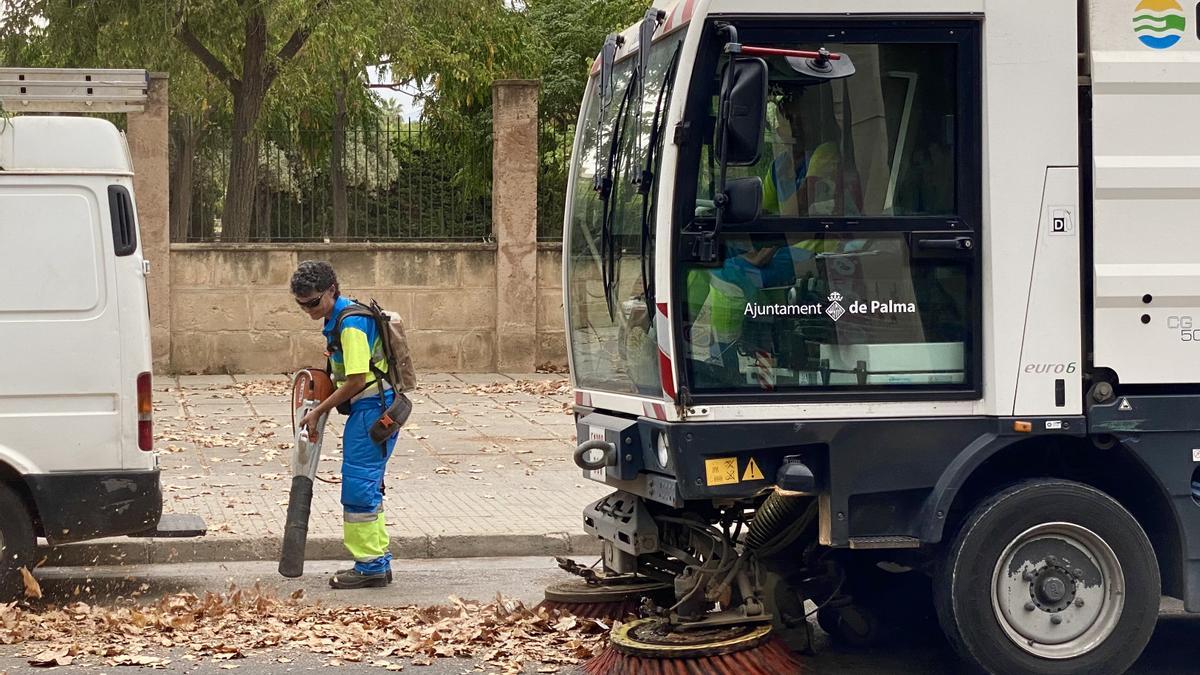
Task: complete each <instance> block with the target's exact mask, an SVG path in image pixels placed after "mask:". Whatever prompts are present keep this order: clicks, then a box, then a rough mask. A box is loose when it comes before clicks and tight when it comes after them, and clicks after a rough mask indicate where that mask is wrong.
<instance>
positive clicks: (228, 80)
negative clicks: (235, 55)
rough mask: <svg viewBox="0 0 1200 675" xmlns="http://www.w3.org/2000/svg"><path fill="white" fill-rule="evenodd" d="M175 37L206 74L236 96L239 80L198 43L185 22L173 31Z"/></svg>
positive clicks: (240, 84) (239, 85)
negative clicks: (206, 71)
mask: <svg viewBox="0 0 1200 675" xmlns="http://www.w3.org/2000/svg"><path fill="white" fill-rule="evenodd" d="M175 37H176V38H178V39H179V41H180V42H182V43H183V45H184V46H185V47H187V48H188V50H190V51H191V52H192V54H195V55H196V58H198V59H200V62H201V63H203V64H204V67H205V68H208V72H210V73H212V74H213V76H214V77H216V78H217V79H218V80H220V81H221V82H224V83H225V86H226V87H228V88H229V91H230V93H232V94H233V95H235V96H236V95H237V92H238V89H241V87H242V82H241V80H239V79H238V78H237V77H235V76H234V74H233V73H232V72H231V71H230V70H229V68H227V67H226V66H225V64H224V63H222V62H221V59H219V58H217V56H216V54H213V53H212V52H210V51H209V50H208V47H205V46H204V43H202V42H200V38H198V37H196V34H195V33H193V32H192V27H191V26H189V25H188V22H187V21H182V22H180V24H179V28H177V29H176V30H175Z"/></svg>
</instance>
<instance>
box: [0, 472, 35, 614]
mask: <svg viewBox="0 0 1200 675" xmlns="http://www.w3.org/2000/svg"><path fill="white" fill-rule="evenodd" d="M0 516H2V517H0V602H9V601H11V600H15V599H17V598H20V597H22V596H23V595H24V592H25V582H24V580H23V578H22V577H21V572H20V570H19V568H21V567H25V568H26V569H29V570H30V571H32V569H31V566H32V565H31V561H32V560H33V545H34V542H35V537H34V534H33V522H32V520H31V519H30V518H29V510H28V509H26V508H25V502H24V501H23V500H22V499H21V497H20V496H19V495H18V494H17V493H16V492H14V491H13V490H12V488H10V487H8V486H7V485H2V484H0Z"/></svg>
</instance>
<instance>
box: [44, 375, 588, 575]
mask: <svg viewBox="0 0 1200 675" xmlns="http://www.w3.org/2000/svg"><path fill="white" fill-rule="evenodd" d="M420 379H421V385H420V387H419V389H418V390H417V391H416V392H413V393H412V394H410V397H411V398H412V399H413V402H414V409H413V413H412V416H411V417H410V419H409V422H408V425H407V426H406V427H405V429H404V430H403V431H402V432H401V436H400V439H399V441H397V444H396V450H395V454H393V456H392V459H391V461H390V462H389V463H388V471H387V477H386V479H385V485H386V490H387V493H386V497H385V499H384V504H385V509H384V510H385V513H386V515H387V524H388V531H389V533H390V534H391V536H392V551H393V555H395V556H397V557H405V558H423V557H470V556H482V555H487V556H520V555H552V554H560V555H561V554H578V555H580V556H581V557H586V556H587V555H592V554H594V553H595V552H596V551H597V547H596V544H595V542H594V541H593V540H592V539H591V538H589V537H586V536H584V535H583V534H582V526H581V512H582V509H583V507H584V506H585V505H586V504H587V503H589V502H590V501H593V500H595V499H597V498H599V497H600V496H602V495H604V494H606V493H607V492H608V491H609V490H608V489H607V488H606V487H604V486H602V485H599V484H597V483H593V482H590V481H586V480H584V479H583V478H582V476H581V472H580V471H579V469H578V468H576V467H575V466H574V464H573V463H572V462H571V450H572V447H573V441H574V436H575V431H574V423H573V418H572V416H571V415H570V414H568V413H567V412H566V411H567V405H568V401H569V400H570V397H571V394H570V390H569V387H568V386H567V382H566V380H565V379H564V378H563V376H561V375H551V374H530V375H512V376H509V375H499V374H486V375H481V374H460V375H450V374H434V373H426V374H422V376H421V378H420ZM290 389H291V384H290V380H289V378H287V377H286V376H283V375H276V376H271V375H232V376H180V377H178V378H173V377H170V376H163V375H159V376H156V378H155V432H156V433H155V436H156V439H157V441H156V448H157V449H158V451H159V453H160V462H161V465H162V470H163V474H162V483H163V491H164V495H163V497H164V499H163V501H164V511H166V512H168V513H172V512H173V513H193V514H198V515H200V516H202V517H203V518H204V519H205V521H206V523H207V524H208V528H209V529H208V535H207V536H205V537H203V538H196V539H158V540H148V539H136V538H129V537H117V538H111V539H105V540H101V541H99V542H85V543H82V544H73V545H67V546H62V547H59V548H57V549H55V550H53V551H52V552H51V551H46V552H47V553H49V554H50V560H48V561H47V564H50V565H53V564H77V565H78V564H84V565H92V564H122V563H124V564H136V563H159V562H187V561H219V560H275V559H277V558H278V553H279V543H280V539H281V537H282V531H283V523H284V514H285V511H286V509H287V498H288V490H289V488H290V486H291V473H290V470H289V468H288V463H289V458H290V456H291V446H292V430H291V429H292V427H291V405H290V402H289V396H290ZM329 419H330V427H329V428H328V429H327V432H326V434H327V435H326V440H325V444H324V448H322V458H321V465H320V470H319V473H318V477H319V478H323V479H325V480H326V481H334V482H336V481H337V480H338V473H339V466H340V462H341V431H342V426H343V424H344V421H345V418H344V417H342V416H341V415H338V414H336V413H334V414H332V415H331V416H330V418H329ZM339 493H340V485H338V484H330V483H327V482H322V481H318V482H317V483H316V487H315V489H314V496H313V507H312V517H311V520H310V522H309V534H308V558H309V559H310V560H318V559H340V558H344V557H346V553H345V551H344V549H343V548H342V545H341V536H342V512H341V505H340V503H339Z"/></svg>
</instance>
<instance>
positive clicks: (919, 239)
mask: <svg viewBox="0 0 1200 675" xmlns="http://www.w3.org/2000/svg"><path fill="white" fill-rule="evenodd" d="M911 253H912V257H914V258H966V257H971V256H972V255H974V253H975V238H974V236H971V235H970V234H967V233H959V232H926V233H920V232H914V233H913V234H912V248H911Z"/></svg>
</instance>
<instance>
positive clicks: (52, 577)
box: [0, 558, 1200, 675]
mask: <svg viewBox="0 0 1200 675" xmlns="http://www.w3.org/2000/svg"><path fill="white" fill-rule="evenodd" d="M589 562H590V561H589ZM343 565H344V563H339V562H315V563H314V562H310V563H309V564H308V566H307V568H306V570H305V576H304V577H303V578H301V579H298V580H289V579H284V578H283V577H280V576H279V575H278V574H277V573H276V571H275V564H274V563H269V562H268V563H195V564H188V565H147V566H131V567H117V568H51V569H42V570H39V575H38V576H39V579H40V580H41V584H42V590H43V592H44V593H45V598H44V600H45V601H46V602H47V603H54V602H58V603H68V602H73V601H75V600H80V599H82V600H85V601H86V602H89V603H91V604H94V605H95V604H107V603H112V604H121V603H123V602H128V599H129V598H130V596H131V595H132V594H134V593H137V594H138V598H137V599H138V601H144V602H149V601H153V600H154V599H155V598H157V597H160V596H162V595H169V594H171V593H174V592H177V591H180V590H188V591H191V592H193V593H196V594H198V595H199V594H202V593H203V592H205V591H212V592H222V591H225V590H227V589H228V588H229V586H230V584H236V585H237V586H239V587H242V588H247V587H251V586H253V585H254V584H255V582H261V583H262V584H263V585H264V586H271V587H274V588H275V589H277V590H278V592H279V593H280V595H283V594H284V593H291V592H292V591H295V590H296V589H299V588H302V589H304V591H305V597H306V599H307V600H309V601H315V602H320V603H322V604H324V605H326V606H341V605H363V604H374V605H380V606H383V605H410V604H421V605H424V604H436V603H442V602H445V601H446V599H447V598H448V597H449V596H451V595H456V596H458V597H461V598H464V599H475V600H480V601H488V600H491V599H493V598H495V596H496V594H497V593H501V594H503V595H504V596H506V597H508V598H513V599H518V600H522V601H524V602H526V603H528V604H534V603H536V602H537V601H539V600H540V599H541V589H542V588H543V587H544V586H545V585H546V584H547V583H549V582H551V581H553V580H556V579H560V578H562V577H561V574H562V573H561V572H559V571H558V570H557V568H556V567H555V564H554V561H553V560H552V559H549V558H475V559H458V560H454V559H449V560H398V561H395V563H394V567H393V569H394V573H395V577H396V579H395V582H394V583H393V584H392V585H391V586H390V587H388V588H387V589H371V590H361V591H333V590H331V589H329V588H328V585H327V582H326V578H327V575H328V574H329V573H331V572H332V571H333V570H335V569H337V568H338V567H340V566H343ZM76 587H80V588H81V594H82V595H81V596H77V595H75V589H76ZM84 589H90V590H84ZM1163 610H1164V611H1163V615H1162V617H1161V618H1160V621H1159V626H1158V629H1157V631H1156V632H1155V635H1154V638H1153V640H1152V641H1151V643H1150V646H1149V648H1148V649H1147V650H1146V652H1145V653H1144V654H1143V656H1142V658H1141V659H1140V660H1139V661H1138V663H1137V664H1136V665H1135V667H1134V669H1133V670H1132V671H1130V672H1132V673H1135V674H1143V673H1163V674H1167V673H1171V674H1173V673H1195V672H1197V670H1198V666H1197V664H1200V639H1198V638H1200V617H1190V616H1184V615H1182V612H1181V609H1180V606H1179V603H1177V602H1174V601H1166V602H1164V607H1163ZM817 631H818V649H819V653H818V654H817V655H816V656H811V657H807V658H806V659H805V662H806V665H807V666H808V667H809V670H810V672H815V673H881V674H891V673H895V674H896V675H900V674H902V673H903V674H906V675H907V674H909V673H930V674H931V675H932V674H942V673H945V674H951V673H960V672H963V667H962V664H961V663H960V662H958V661H957V659H956V658H955V657H954V655H953V653H952V652H950V650H949V648H948V647H947V646H946V644H945V643H944V642H943V641H942V640H941V639H940V637H939V635H938V634H937V632H936V631H926V632H925V633H924V634H925V635H926V636H927V637H925V638H924V639H919V640H915V641H914V642H910V643H907V644H904V645H899V646H891V647H888V648H886V649H877V650H866V651H856V650H847V649H843V648H840V647H838V646H836V645H833V644H831V643H829V641H828V640H827V639H826V638H825V636H824V635H823V634H822V633H820V630H819V629H817ZM34 650H35V649H33V648H31V646H30V645H12V646H2V647H0V671H3V672H7V673H17V672H31V671H34V672H36V670H53V672H56V673H89V674H95V673H100V672H106V673H110V674H112V675H116V674H117V673H122V672H134V671H132V670H131V669H130V668H128V667H109V666H105V665H103V664H100V663H95V662H93V663H92V664H90V665H87V664H85V665H82V666H78V665H72V666H60V667H57V668H53V669H34V668H31V667H30V666H29V665H28V662H27V659H28V656H27V655H28V653H29V652H31V651H34ZM282 654H286V656H282ZM164 655H166V654H164ZM184 655H185V653H184V652H183V651H182V650H177V651H172V652H171V653H170V655H169V656H170V657H171V658H172V662H171V664H170V665H168V666H167V667H166V668H165V670H162V671H161V672H176V673H197V674H212V675H218V674H220V675H226V674H228V673H230V672H233V673H238V672H243V673H255V674H257V673H269V674H285V673H305V672H310V671H324V672H337V673H341V672H347V673H376V674H380V673H384V672H387V671H385V670H384V669H382V668H380V667H375V666H371V665H370V664H369V663H365V662H364V663H342V664H341V665H339V666H336V667H331V666H329V665H328V662H329V656H328V655H320V654H310V653H308V652H306V651H304V650H302V649H292V650H287V651H286V652H281V651H279V650H276V651H273V652H269V653H262V654H258V653H255V652H249V653H248V654H247V658H245V659H239V660H238V661H236V662H213V661H188V660H185V659H183V658H182V657H183V656H184ZM281 658H284V659H287V662H281V660H280V659H281ZM401 663H403V662H402V661H401ZM231 665H232V666H236V668H235V669H231V668H229V666H231ZM479 665H481V664H479V663H476V662H474V661H471V660H467V659H439V660H437V661H435V662H434V664H433V665H431V666H415V665H412V664H411V663H408V664H407V665H405V667H404V672H407V673H421V674H427V675H450V674H456V675H457V674H458V673H464V672H472V671H473V670H474V669H475V667H476V666H479ZM141 670H142V669H140V668H139V669H138V671H141ZM528 672H536V669H535V668H532V667H531V668H530V669H529V671H528Z"/></svg>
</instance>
